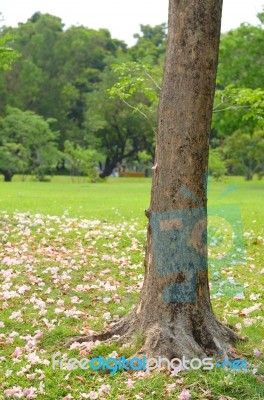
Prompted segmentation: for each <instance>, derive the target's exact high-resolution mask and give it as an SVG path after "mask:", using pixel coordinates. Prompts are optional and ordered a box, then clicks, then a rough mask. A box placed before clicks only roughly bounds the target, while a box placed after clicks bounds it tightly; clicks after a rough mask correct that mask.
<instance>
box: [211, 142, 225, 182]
mask: <svg viewBox="0 0 264 400" xmlns="http://www.w3.org/2000/svg"><path fill="white" fill-rule="evenodd" d="M219 150H220V149H210V152H209V168H208V170H209V174H210V175H212V176H213V177H214V178H215V179H216V180H217V181H220V180H221V178H222V177H223V176H224V175H225V174H226V172H227V168H226V165H225V162H224V161H223V159H222V158H221V154H220V151H219Z"/></svg>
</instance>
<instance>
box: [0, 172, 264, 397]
mask: <svg viewBox="0 0 264 400" xmlns="http://www.w3.org/2000/svg"><path fill="white" fill-rule="evenodd" d="M150 184H151V181H150V180H149V179H144V178H141V179H129V178H128V179H127V178H111V179H109V180H108V181H107V182H106V183H100V184H88V183H86V182H85V181H84V180H82V179H81V178H80V179H79V180H78V179H75V182H71V179H70V178H69V177H55V178H54V180H52V182H48V183H38V182H29V181H26V182H21V181H19V180H17V179H15V180H14V182H12V183H4V182H0V232H1V238H0V266H1V269H0V371H1V374H0V400H4V399H7V398H29V399H30V398H37V399H40V400H42V399H43V400H44V399H45V400H46V399H51V400H53V399H54V400H55V399H56V400H58V399H65V400H70V399H84V398H88V399H97V398H98V399H103V398H105V399H111V400H132V399H149V400H150V399H164V400H165V399H178V398H179V399H180V400H184V399H188V398H190V399H200V400H202V399H213V400H249V399H251V400H260V399H263V398H264V390H263V375H264V367H263V353H262V351H263V322H264V318H263V311H261V303H262V302H263V300H262V299H261V289H262V288H263V284H264V266H263V258H264V257H263V237H264V231H263V220H264V208H263V192H264V182H261V181H257V180H255V181H253V182H245V181H244V179H243V178H234V177H230V178H226V181H224V182H211V183H210V185H209V204H210V205H222V206H223V207H224V206H228V205H229V204H231V203H235V204H239V206H240V210H241V220H242V227H243V237H244V240H245V250H246V255H245V258H244V263H243V264H242V263H241V264H240V265H235V266H234V265H232V263H231V262H230V263H228V262H227V264H226V265H224V266H223V267H222V271H221V274H220V276H218V277H217V278H215V276H214V275H213V271H211V270H210V274H211V277H212V282H211V283H212V287H213V288H214V289H215V288H216V287H217V288H218V289H219V288H220V289H221V288H222V287H223V286H224V285H223V284H224V283H226V282H229V284H230V285H231V286H232V291H231V292H229V295H226V294H224V295H215V296H213V297H214V298H213V299H212V303H213V307H214V310H215V313H216V314H217V315H218V316H219V318H220V319H221V320H222V321H224V322H225V323H227V324H229V325H230V326H232V328H233V329H234V330H235V331H236V332H237V333H238V334H239V335H240V336H241V337H244V338H247V340H245V341H241V342H239V343H238V344H237V347H236V350H235V351H236V352H237V354H238V356H240V357H241V358H243V359H245V360H247V361H248V362H249V364H250V368H249V371H248V372H241V371H238V372H234V371H222V370H220V369H213V370H212V371H207V372H205V371H203V370H197V371H192V372H186V371H183V372H180V373H179V374H178V375H176V374H170V373H169V372H168V371H156V372H154V373H152V374H150V375H147V374H146V373H145V372H141V371H138V372H136V373H133V374H129V373H126V372H122V371H119V372H117V373H116V374H114V375H110V374H109V373H108V372H109V371H108V372H106V371H92V370H91V369H88V370H82V369H77V370H67V369H65V370H61V369H59V368H58V366H57V367H56V369H54V370H53V369H52V365H51V359H52V355H53V354H54V353H56V352H57V351H60V352H61V354H60V356H58V357H59V358H60V357H62V356H63V355H65V356H66V355H67V357H68V358H71V357H76V358H77V359H80V358H81V357H87V358H88V359H91V358H93V357H99V356H103V357H106V358H107V357H110V356H112V357H121V356H122V355H124V356H126V357H129V356H130V355H132V354H133V353H134V352H135V351H136V349H138V348H139V345H140V333H139V337H138V339H137V340H136V341H135V344H134V347H133V348H131V347H126V346H124V347H123V348H121V347H119V346H118V345H117V344H115V343H114V344H103V343H101V344H100V343H99V344H98V346H95V347H94V346H92V345H91V343H88V344H86V345H84V346H82V347H75V346H73V347H72V348H71V349H68V348H67V347H66V346H65V343H66V341H67V339H68V338H69V337H71V336H74V335H80V334H81V335H82V334H89V333H91V332H92V331H98V330H102V329H105V328H107V326H108V325H109V324H110V323H111V322H113V321H114V320H118V319H119V318H120V317H121V316H122V315H125V314H126V313H127V312H129V311H130V310H131V308H132V307H133V305H134V304H135V303H136V301H137V298H138V295H139V292H140V288H141V286H142V282H143V273H144V269H143V258H144V244H145V238H146V217H145V216H144V209H146V208H148V206H149V199H150ZM209 236H210V235H209ZM209 239H210V240H211V239H212V240H213V239H214V238H213V237H209ZM210 240H209V241H210ZM220 248H221V247H220ZM211 250H212V251H213V248H212V249H211ZM235 251H236V252H237V253H239V252H240V251H241V249H235ZM241 287H242V291H241ZM218 289H217V290H215V291H214V293H217V292H218V294H219V293H220V294H221V290H218ZM230 293H232V294H230ZM184 389H185V393H189V395H190V396H191V397H187V394H186V397H183V396H184V394H182V395H180V394H181V393H182V392H183V393H184ZM12 396H13V397H12ZM178 396H182V397H178Z"/></svg>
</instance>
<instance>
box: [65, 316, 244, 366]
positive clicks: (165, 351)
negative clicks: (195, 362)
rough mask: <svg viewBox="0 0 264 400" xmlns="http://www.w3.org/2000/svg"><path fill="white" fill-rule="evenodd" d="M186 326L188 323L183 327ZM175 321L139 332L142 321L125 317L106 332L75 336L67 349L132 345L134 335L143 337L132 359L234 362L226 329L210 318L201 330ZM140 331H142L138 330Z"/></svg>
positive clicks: (231, 337)
mask: <svg viewBox="0 0 264 400" xmlns="http://www.w3.org/2000/svg"><path fill="white" fill-rule="evenodd" d="M187 322H188V323H187ZM187 322H186V319H185V320H182V319H181V318H177V319H176V321H175V322H174V323H172V322H171V321H170V322H168V324H164V321H163V324H162V325H161V324H159V323H158V322H156V323H154V324H153V325H151V326H148V327H147V328H145V329H144V328H143V324H142V321H140V319H139V318H137V316H136V313H134V312H132V313H131V314H128V315H127V316H125V317H124V318H122V319H121V320H120V321H118V322H117V323H115V324H114V325H113V326H112V327H110V329H109V330H107V331H105V332H99V333H97V334H95V335H91V336H79V337H74V338H72V339H70V340H69V341H68V343H67V346H69V345H71V344H72V343H74V342H78V343H83V342H88V341H92V342H95V341H97V340H99V341H104V342H112V341H117V342H118V343H120V344H121V343H130V344H131V345H132V344H133V343H134V342H135V338H136V335H137V334H138V333H139V332H140V333H142V335H143V338H144V342H143V346H142V347H141V348H140V349H139V350H138V352H137V354H136V356H138V357H140V356H143V355H145V356H146V357H148V358H149V357H158V356H162V357H166V358H168V359H173V358H180V359H182V357H183V356H185V357H187V358H189V359H191V358H197V357H198V358H200V359H202V358H205V357H212V356H214V357H215V358H216V359H217V360H219V361H224V360H226V359H234V358H236V357H237V356H236V355H235V354H234V353H233V351H232V349H233V345H234V343H235V342H236V341H237V340H238V337H237V336H236V334H235V333H234V332H233V331H232V330H231V329H229V328H228V327H226V326H224V325H222V324H221V323H220V322H219V321H218V320H217V319H216V318H215V317H214V315H213V314H210V318H208V319H207V320H206V323H205V321H204V325H203V327H202V329H201V330H197V329H194V327H193V326H192V323H191V321H189V320H187ZM142 328H143V329H142Z"/></svg>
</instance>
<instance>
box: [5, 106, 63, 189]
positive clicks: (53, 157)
mask: <svg viewBox="0 0 264 400" xmlns="http://www.w3.org/2000/svg"><path fill="white" fill-rule="evenodd" d="M52 123H53V120H47V121H45V120H44V119H43V118H42V117H41V116H39V115H37V114H35V113H33V112H32V111H21V110H19V109H17V108H11V107H8V108H7V113H6V116H5V117H4V118H1V120H0V133H1V134H0V160H1V161H0V172H1V173H2V174H3V175H4V178H5V181H6V182H8V181H11V179H12V177H13V175H14V174H15V173H22V174H25V173H30V174H34V175H35V176H36V177H37V179H38V180H40V181H43V180H44V179H45V175H46V174H51V173H52V172H54V171H55V170H56V167H57V164H58V162H59V160H60V153H59V152H58V150H57V146H56V139H57V136H58V134H57V132H54V131H52V130H51V127H50V124H52Z"/></svg>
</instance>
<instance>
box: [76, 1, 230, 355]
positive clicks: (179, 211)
mask: <svg viewBox="0 0 264 400" xmlns="http://www.w3.org/2000/svg"><path fill="white" fill-rule="evenodd" d="M221 12H222V0H192V1H186V0H170V5H169V29H168V44H167V53H166V64H165V71H164V79H163V87H162V93H161V99H160V103H159V112H158V134H157V145H156V154H155V170H154V174H153V181H152V193H151V203H150V208H149V209H148V210H147V211H146V215H147V217H148V218H149V224H148V236H147V247H146V256H145V279H144V285H143V289H142V292H141V296H140V300H139V302H138V304H137V306H136V307H135V309H134V310H133V312H132V313H131V314H129V315H128V316H126V317H125V318H123V319H122V320H121V321H119V322H118V324H115V325H114V326H113V327H112V328H111V329H110V330H109V331H108V332H104V333H101V334H99V336H96V337H94V339H100V340H102V339H108V338H111V336H112V335H119V340H121V341H129V340H132V339H133V336H134V335H135V334H136V333H137V332H141V333H142V334H143V335H144V344H143V347H142V349H141V350H140V351H139V354H144V355H147V356H149V357H155V356H165V357H168V358H170V359H171V358H174V357H183V356H184V355H185V356H189V357H195V356H200V357H203V356H205V355H209V354H210V355H211V354H215V355H216V356H217V357H218V358H219V359H226V358H228V355H229V354H230V351H231V346H232V343H233V342H234V341H235V339H236V336H235V334H234V333H233V332H232V331H231V330H230V329H229V328H227V327H225V326H224V325H222V324H221V323H220V322H219V321H218V320H217V318H216V317H215V315H214V313H213V311H212V307H211V303H210V296H209V287H208V271H207V244H206V240H205V241H202V239H201V237H202V233H203V232H205V231H206V225H207V209H206V206H207V198H206V185H204V176H205V174H206V173H207V168H208V152H209V135H210V126H211V116H212V110H213V98H214V90H215V80H216V70H217V58H218V48H219V37H220V25H221ZM197 212H198V217H199V215H200V218H198V219H197ZM166 213H167V214H166ZM186 213H187V214H186ZM199 213H200V214H199ZM166 215H167V219H166V218H165V217H166ZM177 215H178V216H181V215H183V216H184V215H188V216H190V218H189V219H188V221H189V222H188V223H189V224H190V225H191V224H192V223H193V222H195V221H196V220H197V224H196V228H195V229H193V230H192V232H193V235H192V237H191V239H190V241H191V245H192V246H194V247H195V249H196V250H197V252H198V253H200V259H201V260H202V264H203V265H202V266H200V267H199V268H198V269H196V270H195V266H194V265H193V264H192V258H191V257H189V255H188V254H186V253H184V252H178V253H177V254H176V255H175V260H174V268H171V266H168V265H165V264H166V262H164V264H162V269H160V265H159V266H158V265H157V264H158V263H159V264H160V261H159V257H160V259H161V260H165V259H166V257H165V256H164V254H165V253H166V252H168V249H167V247H168V246H171V243H169V242H168V243H166V241H165V242H164V243H163V247H161V248H159V249H158V251H159V252H160V253H159V254H157V251H156V253H155V246H156V244H155V243H154V236H155V235H156V234H157V232H156V231H155V230H156V229H157V222H158V223H160V224H161V225H160V229H161V230H162V229H163V231H172V230H173V229H174V230H177V229H178V228H179V226H177V224H179V219H180V218H178V217H177ZM195 215H196V216H195ZM163 216H165V217H163ZM195 218H196V219H195ZM187 228H188V227H187ZM187 231H188V229H187ZM179 235H186V230H185V232H184V229H182V230H180V229H179ZM205 235H206V234H205ZM168 238H169V236H168ZM178 239H179V237H178ZM180 239H182V240H183V241H184V240H185V239H184V238H183V237H182V238H180ZM168 240H169V239H168ZM172 247H173V246H172ZM182 249H184V246H183V247H182ZM185 249H187V250H186V251H187V253H188V251H189V250H188V249H190V246H189V245H187V246H186V247H185ZM190 251H191V250H190ZM162 253H164V254H162ZM165 255H166V254H165ZM163 256H164V257H165V258H164V257H163ZM188 257H189V258H188ZM184 260H186V269H185V270H184V269H183V268H182V265H183V264H184ZM194 261H195V259H194ZM168 263H170V260H168ZM191 266H192V269H193V274H192V277H194V278H195V279H196V282H195V290H194V291H195V293H191V297H193V298H191V300H189V301H188V296H187V297H186V298H184V296H186V293H185V292H184V291H182V289H181V285H183V288H184V287H185V289H186V291H187V292H188V290H189V292H190V291H191V289H192V286H190V285H189V286H188V285H187V280H188V279H189V277H190V273H192V271H190V268H191ZM196 267H197V266H196ZM184 285H185V286H184ZM164 288H165V289H166V288H169V294H170V296H169V297H167V298H166V296H165V297H164ZM170 289H172V291H171V292H170ZM166 290H167V289H166ZM177 290H178V292H177ZM181 295H182V296H183V297H182V298H180V296H181ZM84 340H87V338H80V339H79V341H84ZM89 340H91V338H89Z"/></svg>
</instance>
